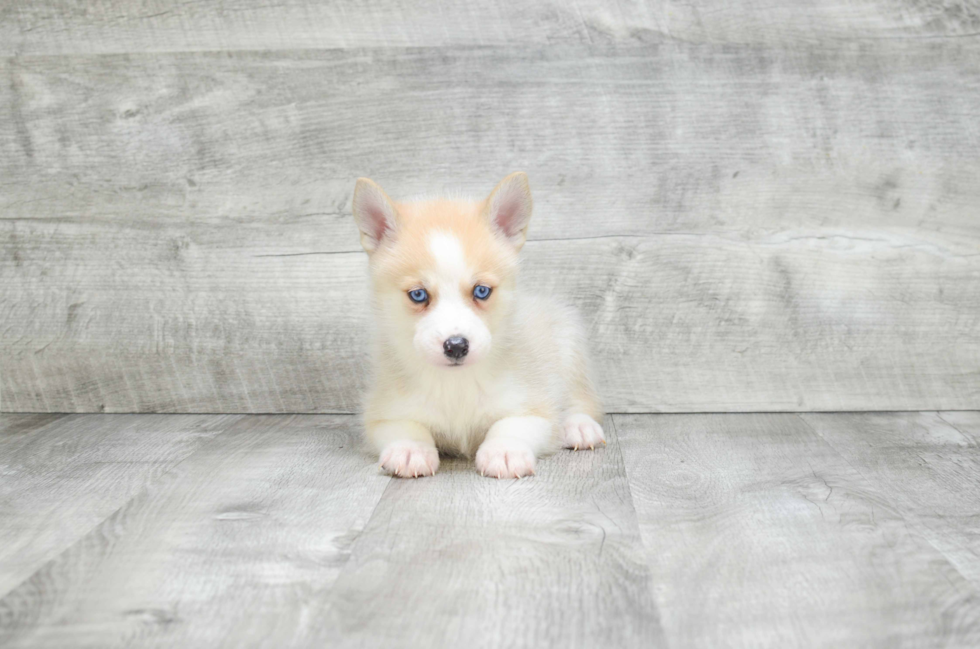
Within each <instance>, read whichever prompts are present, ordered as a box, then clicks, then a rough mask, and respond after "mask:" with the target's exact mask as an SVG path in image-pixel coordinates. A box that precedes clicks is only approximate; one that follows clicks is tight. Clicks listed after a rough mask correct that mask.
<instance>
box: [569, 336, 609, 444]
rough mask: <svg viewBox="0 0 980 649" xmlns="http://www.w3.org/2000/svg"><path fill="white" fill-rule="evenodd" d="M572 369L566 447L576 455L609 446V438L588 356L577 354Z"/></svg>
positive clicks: (570, 372)
mask: <svg viewBox="0 0 980 649" xmlns="http://www.w3.org/2000/svg"><path fill="white" fill-rule="evenodd" d="M569 369H570V371H569V374H570V376H569V379H570V385H569V388H570V391H571V394H570V395H569V396H570V397H571V404H570V405H571V408H570V410H569V411H568V412H569V414H568V416H567V417H565V420H564V421H563V422H562V446H564V447H565V448H570V449H573V450H576V451H581V450H583V449H586V448H588V449H593V448H595V447H596V446H598V445H599V444H605V443H606V437H605V435H604V434H603V432H602V426H601V425H599V422H598V421H597V420H599V419H602V406H601V405H599V397H598V396H597V395H596V392H595V388H594V387H593V386H592V380H591V379H590V378H589V366H588V362H586V360H585V355H584V354H583V353H581V352H579V353H577V354H576V358H575V362H574V363H572V366H571V368H569Z"/></svg>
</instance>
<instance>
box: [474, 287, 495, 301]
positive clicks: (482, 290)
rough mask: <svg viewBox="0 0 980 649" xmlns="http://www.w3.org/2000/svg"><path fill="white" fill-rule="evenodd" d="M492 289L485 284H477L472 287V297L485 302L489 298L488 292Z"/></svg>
mask: <svg viewBox="0 0 980 649" xmlns="http://www.w3.org/2000/svg"><path fill="white" fill-rule="evenodd" d="M492 290H493V289H492V288H490V287H489V286H487V285H485V284H477V285H476V286H474V287H473V297H475V298H476V299H478V300H485V299H487V298H488V297H490V291H492Z"/></svg>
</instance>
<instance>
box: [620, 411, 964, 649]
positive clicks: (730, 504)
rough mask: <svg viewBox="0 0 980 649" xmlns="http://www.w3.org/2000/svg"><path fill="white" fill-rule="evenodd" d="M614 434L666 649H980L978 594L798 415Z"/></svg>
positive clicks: (846, 422)
mask: <svg viewBox="0 0 980 649" xmlns="http://www.w3.org/2000/svg"><path fill="white" fill-rule="evenodd" d="M613 419H614V421H615V424H616V429H617V431H618V434H619V437H620V441H621V444H622V449H623V455H624V457H625V460H626V470H627V474H628V475H629V483H630V487H631V492H632V496H633V502H634V504H635V507H636V513H637V518H638V520H639V524H640V530H641V532H642V535H643V540H644V543H645V544H646V547H647V557H648V561H649V564H650V566H651V569H652V571H653V582H654V583H656V584H657V585H658V588H656V589H655V590H654V594H655V598H656V602H657V606H658V608H659V610H660V611H661V620H662V623H663V626H664V632H665V634H666V636H667V640H668V643H669V644H670V645H671V646H678V647H718V646H725V647H759V646H778V647H824V646H827V647H830V646H849V647H868V646H879V647H893V646H894V647H898V646H908V647H944V646H952V647H971V646H976V645H977V643H978V642H980V615H978V611H980V591H978V590H977V589H976V588H975V586H974V584H972V583H971V582H970V581H968V580H967V579H965V578H964V577H963V575H961V574H960V572H958V571H957V569H956V568H955V567H954V566H953V565H951V564H950V562H949V561H948V560H947V559H946V557H944V555H943V554H942V553H940V552H939V551H938V550H937V549H936V548H934V547H933V546H932V545H930V543H929V542H928V541H926V540H925V539H923V538H922V537H921V536H919V535H918V534H917V533H916V531H915V530H914V528H911V527H910V525H909V521H907V519H906V518H905V514H906V508H905V507H904V503H903V502H902V501H901V500H900V499H898V500H896V499H895V498H894V495H895V494H894V493H893V491H892V489H891V487H890V485H889V484H888V483H887V482H885V483H879V482H878V481H877V480H876V479H875V478H876V477H877V476H870V477H869V478H866V477H865V476H863V475H862V474H861V473H859V472H858V471H857V470H855V468H854V467H852V466H851V464H849V463H848V461H847V458H846V457H841V456H840V455H839V454H838V453H837V452H836V451H835V450H834V449H833V448H831V446H829V445H828V444H827V443H826V442H825V441H824V440H822V439H821V438H820V437H819V436H818V435H817V434H816V433H814V432H813V430H812V429H810V428H809V427H808V426H807V425H806V424H805V423H804V422H803V421H802V420H800V419H799V418H798V417H797V416H796V415H792V414H782V415H752V414H743V415H663V416H652V415H646V416H643V415H633V416H615V417H614V418H613ZM827 420H828V421H834V422H839V423H840V424H841V425H840V427H839V430H840V432H841V435H842V436H843V437H846V438H847V439H848V440H850V442H851V443H853V444H856V445H861V444H864V443H865V441H864V440H865V433H866V431H865V429H864V421H865V420H864V419H863V417H860V416H854V417H848V418H844V417H841V418H838V415H836V414H835V415H828V416H827ZM923 486H924V487H925V488H926V489H928V488H929V486H932V485H927V484H924V485H923ZM939 493H941V492H935V495H937V496H938V495H939ZM963 498H964V500H969V501H971V502H972V503H973V505H974V509H976V507H977V505H980V499H978V498H977V491H976V489H972V490H970V491H969V492H968V493H964V494H963Z"/></svg>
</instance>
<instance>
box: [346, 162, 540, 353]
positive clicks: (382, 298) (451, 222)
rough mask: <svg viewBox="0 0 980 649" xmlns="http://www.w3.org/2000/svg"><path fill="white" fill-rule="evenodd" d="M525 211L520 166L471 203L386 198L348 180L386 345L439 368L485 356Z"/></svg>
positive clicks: (502, 309) (527, 203)
mask: <svg viewBox="0 0 980 649" xmlns="http://www.w3.org/2000/svg"><path fill="white" fill-rule="evenodd" d="M530 216H531V196H530V190H529V189H528V186H527V177H526V176H525V175H524V174H523V173H517V174H512V175H511V176H508V177H507V178H505V179H504V180H503V181H502V182H501V183H500V185H498V186H497V188H496V189H495V190H494V191H493V193H491V195H490V196H489V197H488V198H487V199H486V200H485V201H477V202H472V201H454V200H453V201H451V200H429V201H419V202H413V203H394V202H392V201H391V200H390V199H388V197H387V196H386V195H385V193H384V192H383V191H382V190H381V188H380V187H378V186H377V185H376V184H374V183H373V182H371V181H370V180H366V179H360V180H358V183H357V187H356V189H355V192H354V218H355V220H356V221H357V224H358V227H359V228H360V231H361V243H362V245H363V246H364V249H365V250H366V251H367V252H368V254H369V255H370V256H371V274H372V279H373V285H374V291H375V296H376V303H377V305H378V307H379V308H378V313H377V318H378V321H379V322H378V324H379V326H380V329H381V333H382V335H383V336H385V338H386V340H387V341H388V342H389V343H391V344H389V345H387V346H386V348H387V349H389V350H394V351H393V352H391V353H396V354H399V355H400V356H402V357H403V358H404V359H405V360H408V361H412V360H421V361H423V362H426V363H430V364H432V365H435V366H437V367H441V368H446V369H447V371H448V370H451V369H452V368H458V367H463V366H471V365H475V364H476V363H479V362H480V361H481V360H482V359H484V358H486V356H487V355H488V354H489V353H490V352H491V350H492V348H493V342H494V336H495V334H498V333H499V332H500V328H501V325H502V322H503V320H504V318H505V316H506V314H507V312H508V309H509V302H510V299H511V294H512V291H513V286H514V281H515V276H516V272H517V252H518V250H519V249H520V247H521V246H522V245H523V243H524V238H525V232H526V230H527V224H528V221H529V220H530Z"/></svg>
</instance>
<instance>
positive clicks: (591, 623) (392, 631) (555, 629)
mask: <svg viewBox="0 0 980 649" xmlns="http://www.w3.org/2000/svg"><path fill="white" fill-rule="evenodd" d="M537 469H538V473H537V475H536V476H535V477H532V478H528V479H524V480H520V481H506V480H505V481H499V480H493V479H489V478H484V477H482V476H480V475H479V474H478V473H477V472H476V470H475V469H474V467H473V465H472V463H470V462H465V461H462V460H449V461H447V462H445V463H444V464H443V465H442V466H441V467H440V469H439V473H438V474H436V476H435V477H434V478H431V479H430V478H427V479H424V480H417V481H414V480H394V481H392V483H391V485H390V486H389V488H388V490H387V491H386V492H385V495H384V498H383V499H382V500H381V503H380V504H379V506H378V508H377V510H375V512H374V514H373V516H372V518H371V522H370V523H369V524H368V526H367V528H365V530H364V533H363V534H362V535H361V536H360V537H359V538H358V540H357V542H356V543H355V545H354V548H353V549H352V553H351V558H350V560H349V561H348V563H347V564H346V565H345V567H344V570H343V572H342V574H341V576H340V578H339V579H338V580H337V582H336V584H335V587H334V589H333V591H332V592H331V594H330V597H329V603H328V604H329V606H328V608H327V610H326V611H325V615H324V617H323V618H322V620H321V622H322V626H321V628H320V632H319V634H318V635H316V636H314V641H313V644H318V645H319V644H322V643H324V642H328V643H329V642H330V641H331V640H332V641H333V644H335V645H336V646H344V647H372V646H399V647H597V646H609V647H657V646H666V645H665V644H664V639H663V634H662V631H661V628H660V623H659V620H658V613H657V609H656V607H655V606H654V604H653V599H652V597H651V591H650V589H651V586H652V584H651V582H650V578H649V573H648V571H647V568H646V565H645V564H644V562H643V559H642V557H643V551H642V546H641V544H640V537H639V530H638V529H637V526H636V518H635V515H634V512H633V507H632V503H631V501H630V495H629V486H628V485H627V483H626V474H625V472H624V469H623V460H622V457H621V455H620V451H619V447H618V443H617V442H616V439H615V436H614V435H610V440H609V445H608V447H605V448H603V449H599V450H598V451H596V452H582V453H572V452H570V451H565V452H562V453H559V454H558V455H555V456H552V457H551V458H548V459H545V460H542V461H541V462H540V463H539V464H538V467H537Z"/></svg>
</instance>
